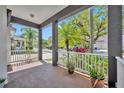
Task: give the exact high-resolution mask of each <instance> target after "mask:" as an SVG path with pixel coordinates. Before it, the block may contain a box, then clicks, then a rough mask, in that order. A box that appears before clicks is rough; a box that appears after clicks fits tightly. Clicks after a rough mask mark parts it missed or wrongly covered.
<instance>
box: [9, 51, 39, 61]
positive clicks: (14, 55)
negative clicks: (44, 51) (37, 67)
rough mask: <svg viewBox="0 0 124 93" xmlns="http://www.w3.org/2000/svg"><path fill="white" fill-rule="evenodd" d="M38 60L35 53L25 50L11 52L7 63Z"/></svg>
mask: <svg viewBox="0 0 124 93" xmlns="http://www.w3.org/2000/svg"><path fill="white" fill-rule="evenodd" d="M34 59H38V54H37V52H33V51H32V52H31V53H29V52H27V51H26V50H11V57H10V60H9V63H15V62H23V61H28V60H34Z"/></svg>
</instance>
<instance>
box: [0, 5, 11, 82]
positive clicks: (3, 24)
mask: <svg viewBox="0 0 124 93" xmlns="http://www.w3.org/2000/svg"><path fill="white" fill-rule="evenodd" d="M7 31H8V29H7V10H6V6H3V5H1V6H0V78H6V80H7V63H8V61H9V57H8V56H9V53H8V37H9V35H8V32H7Z"/></svg>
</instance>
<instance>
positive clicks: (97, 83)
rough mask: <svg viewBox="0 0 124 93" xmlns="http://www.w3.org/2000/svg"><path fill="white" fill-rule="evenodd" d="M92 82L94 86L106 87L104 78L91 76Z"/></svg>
mask: <svg viewBox="0 0 124 93" xmlns="http://www.w3.org/2000/svg"><path fill="white" fill-rule="evenodd" d="M91 84H92V87H93V88H104V85H105V84H104V80H98V79H96V78H91Z"/></svg>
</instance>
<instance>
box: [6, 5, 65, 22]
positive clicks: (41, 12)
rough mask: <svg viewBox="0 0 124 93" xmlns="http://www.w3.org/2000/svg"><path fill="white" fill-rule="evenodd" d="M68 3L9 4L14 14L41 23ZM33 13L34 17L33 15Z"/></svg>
mask: <svg viewBox="0 0 124 93" xmlns="http://www.w3.org/2000/svg"><path fill="white" fill-rule="evenodd" d="M65 7H67V5H8V6H7V8H8V9H10V10H12V16H15V17H18V18H21V19H24V20H27V21H30V22H33V23H36V24H40V23H42V22H44V21H45V20H47V19H48V18H50V17H52V16H53V15H55V14H56V13H58V12H59V11H61V10H62V9H64V8H65ZM31 15H33V16H34V17H31Z"/></svg>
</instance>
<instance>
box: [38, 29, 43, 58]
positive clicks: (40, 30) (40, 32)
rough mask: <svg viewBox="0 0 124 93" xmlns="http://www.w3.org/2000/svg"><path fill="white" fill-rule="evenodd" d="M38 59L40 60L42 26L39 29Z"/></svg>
mask: <svg viewBox="0 0 124 93" xmlns="http://www.w3.org/2000/svg"><path fill="white" fill-rule="evenodd" d="M38 40H39V60H42V28H40V29H39V39H38Z"/></svg>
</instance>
